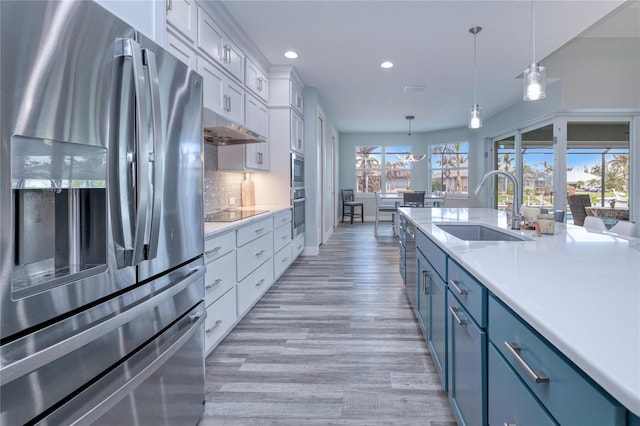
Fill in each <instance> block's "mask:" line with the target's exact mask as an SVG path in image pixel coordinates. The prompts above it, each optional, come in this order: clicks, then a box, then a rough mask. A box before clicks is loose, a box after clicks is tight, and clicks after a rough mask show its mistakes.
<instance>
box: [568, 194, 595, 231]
mask: <svg viewBox="0 0 640 426" xmlns="http://www.w3.org/2000/svg"><path fill="white" fill-rule="evenodd" d="M567 199H568V201H569V209H570V210H571V215H572V216H573V224H574V225H578V226H582V225H583V224H584V218H585V217H587V211H586V210H585V207H591V197H590V196H589V194H572V195H569V197H567Z"/></svg>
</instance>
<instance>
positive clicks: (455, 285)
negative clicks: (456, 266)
mask: <svg viewBox="0 0 640 426" xmlns="http://www.w3.org/2000/svg"><path fill="white" fill-rule="evenodd" d="M449 286H450V287H453V289H454V290H455V291H456V292H457V293H458V294H459V295H460V296H465V295H466V294H467V293H468V292H467V290H463V289H461V288H460V287H458V281H456V280H449Z"/></svg>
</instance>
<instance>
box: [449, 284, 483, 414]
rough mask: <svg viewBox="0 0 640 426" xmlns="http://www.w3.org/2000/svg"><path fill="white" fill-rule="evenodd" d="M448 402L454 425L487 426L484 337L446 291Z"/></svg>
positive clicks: (452, 296) (466, 313) (453, 297)
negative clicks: (450, 406)
mask: <svg viewBox="0 0 640 426" xmlns="http://www.w3.org/2000/svg"><path fill="white" fill-rule="evenodd" d="M447 323H448V337H449V340H448V344H449V358H448V367H449V399H450V401H451V405H452V407H453V412H454V414H455V415H456V417H457V420H458V424H460V425H468V426H484V425H486V424H487V375H486V372H487V358H486V357H487V333H486V332H485V331H484V330H482V329H481V328H480V327H478V325H477V324H476V323H475V322H474V321H473V319H471V316H470V315H469V313H468V312H467V311H466V310H465V309H464V308H463V307H462V305H461V304H460V303H459V302H458V300H457V299H456V298H455V296H454V295H453V294H452V293H451V291H450V290H449V291H448V295H447Z"/></svg>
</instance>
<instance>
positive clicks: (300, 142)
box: [290, 110, 304, 154]
mask: <svg viewBox="0 0 640 426" xmlns="http://www.w3.org/2000/svg"><path fill="white" fill-rule="evenodd" d="M290 114H291V150H292V151H295V152H299V153H300V154H304V120H303V119H302V118H301V117H300V116H299V115H298V113H296V112H295V110H292V111H291V112H290Z"/></svg>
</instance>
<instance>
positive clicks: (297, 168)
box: [291, 152, 304, 188]
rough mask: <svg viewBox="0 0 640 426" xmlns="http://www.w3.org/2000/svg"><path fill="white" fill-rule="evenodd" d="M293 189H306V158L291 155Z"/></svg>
mask: <svg viewBox="0 0 640 426" xmlns="http://www.w3.org/2000/svg"><path fill="white" fill-rule="evenodd" d="M291 188H304V157H303V156H302V155H300V154H296V153H295V152H292V153H291Z"/></svg>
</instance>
